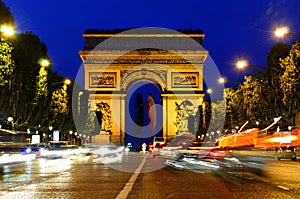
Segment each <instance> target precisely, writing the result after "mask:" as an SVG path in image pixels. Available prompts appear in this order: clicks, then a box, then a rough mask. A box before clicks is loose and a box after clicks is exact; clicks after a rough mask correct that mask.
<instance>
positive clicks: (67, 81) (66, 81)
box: [64, 79, 72, 85]
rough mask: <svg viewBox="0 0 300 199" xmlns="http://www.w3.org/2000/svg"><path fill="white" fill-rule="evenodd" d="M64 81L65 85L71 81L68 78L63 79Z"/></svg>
mask: <svg viewBox="0 0 300 199" xmlns="http://www.w3.org/2000/svg"><path fill="white" fill-rule="evenodd" d="M64 83H65V84H66V85H70V84H71V83H72V82H71V80H70V79H65V81H64Z"/></svg>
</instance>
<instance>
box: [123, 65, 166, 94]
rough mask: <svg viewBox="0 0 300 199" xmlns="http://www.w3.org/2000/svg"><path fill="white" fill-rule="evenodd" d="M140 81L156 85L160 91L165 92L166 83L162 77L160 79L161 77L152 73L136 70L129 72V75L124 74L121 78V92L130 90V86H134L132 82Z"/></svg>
mask: <svg viewBox="0 0 300 199" xmlns="http://www.w3.org/2000/svg"><path fill="white" fill-rule="evenodd" d="M140 80H144V81H149V82H153V83H155V84H157V85H158V87H159V88H160V89H161V91H163V90H166V88H167V82H166V80H165V79H164V78H163V77H161V75H158V74H157V73H155V72H153V71H148V70H137V71H130V73H129V74H128V73H126V75H124V76H123V77H122V81H121V90H124V91H126V90H128V88H130V86H131V85H132V84H134V82H136V81H140Z"/></svg>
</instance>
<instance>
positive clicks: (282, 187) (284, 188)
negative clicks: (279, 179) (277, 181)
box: [277, 185, 290, 191]
mask: <svg viewBox="0 0 300 199" xmlns="http://www.w3.org/2000/svg"><path fill="white" fill-rule="evenodd" d="M277 187H278V188H281V189H283V190H287V191H288V190H290V188H287V187H284V186H281V185H278V186H277Z"/></svg>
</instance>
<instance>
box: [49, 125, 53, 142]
mask: <svg viewBox="0 0 300 199" xmlns="http://www.w3.org/2000/svg"><path fill="white" fill-rule="evenodd" d="M52 130H53V127H52V125H50V126H49V133H48V141H50V136H51V132H52ZM51 137H52V136H51Z"/></svg>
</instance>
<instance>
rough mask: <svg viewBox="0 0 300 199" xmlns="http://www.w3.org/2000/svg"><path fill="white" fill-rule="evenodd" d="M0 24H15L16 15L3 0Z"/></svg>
mask: <svg viewBox="0 0 300 199" xmlns="http://www.w3.org/2000/svg"><path fill="white" fill-rule="evenodd" d="M0 24H14V16H13V14H12V13H11V11H10V9H9V7H7V6H6V5H5V3H4V2H3V1H2V0H0Z"/></svg>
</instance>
